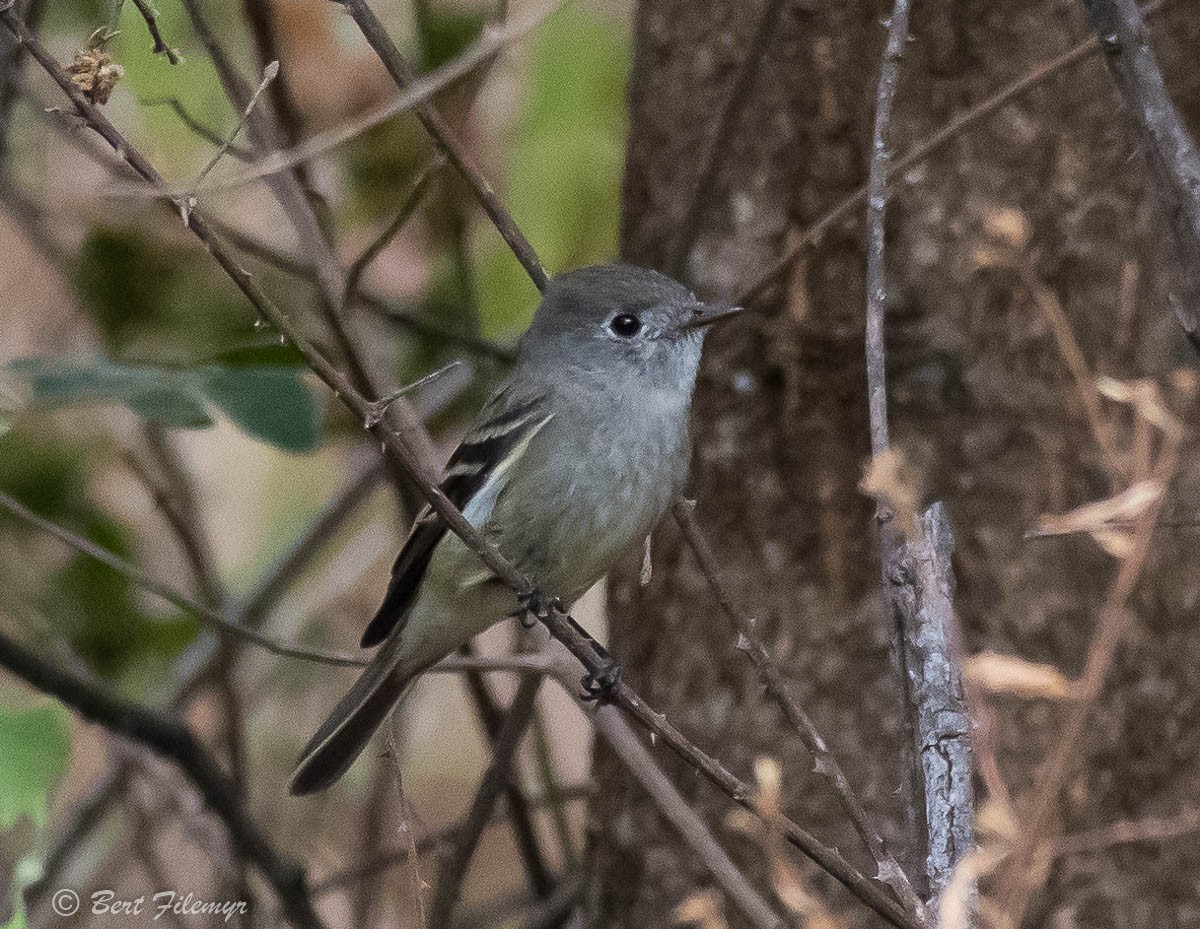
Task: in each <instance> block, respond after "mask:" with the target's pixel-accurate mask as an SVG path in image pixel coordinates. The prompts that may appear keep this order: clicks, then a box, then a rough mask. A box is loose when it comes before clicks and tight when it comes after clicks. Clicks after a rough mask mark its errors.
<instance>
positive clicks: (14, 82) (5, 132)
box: [0, 0, 48, 181]
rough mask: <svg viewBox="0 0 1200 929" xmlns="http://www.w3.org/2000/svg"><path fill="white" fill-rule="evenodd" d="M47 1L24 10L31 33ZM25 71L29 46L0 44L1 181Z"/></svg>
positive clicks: (37, 1)
mask: <svg viewBox="0 0 1200 929" xmlns="http://www.w3.org/2000/svg"><path fill="white" fill-rule="evenodd" d="M47 6H48V3H47V0H28V2H27V3H26V4H25V9H24V10H23V11H21V10H18V13H19V14H20V15H21V16H22V18H24V20H25V26H26V28H27V29H29V30H30V31H31V32H36V31H37V30H38V29H40V28H41V25H42V17H43V16H44V15H45V13H46V7H47ZM24 70H25V48H24V46H22V45H21V43H20V42H15V41H14V42H12V43H11V46H9V47H3V46H0V181H3V180H6V179H7V176H8V174H9V171H10V164H9V132H10V131H11V129H12V120H13V116H14V115H15V110H16V103H17V96H18V91H19V89H20V85H21V75H22V72H23V71H24Z"/></svg>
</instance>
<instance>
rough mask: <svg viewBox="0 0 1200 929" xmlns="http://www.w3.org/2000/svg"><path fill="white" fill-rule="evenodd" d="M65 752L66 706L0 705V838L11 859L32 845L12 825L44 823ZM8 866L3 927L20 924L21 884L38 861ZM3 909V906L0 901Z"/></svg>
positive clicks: (67, 750)
mask: <svg viewBox="0 0 1200 929" xmlns="http://www.w3.org/2000/svg"><path fill="white" fill-rule="evenodd" d="M70 751H71V736H70V731H69V729H68V728H67V711H66V710H64V709H63V708H62V707H61V706H59V705H58V704H57V703H43V704H41V705H39V706H35V707H32V708H29V709H23V710H22V709H10V708H6V707H5V706H4V705H3V704H0V840H3V841H9V842H12V843H13V845H14V847H13V848H11V849H9V850H8V851H9V854H10V855H11V856H13V857H14V858H15V857H17V856H19V855H22V854H23V853H24V852H25V850H26V849H27V848H28V847H29V845H30V844H31V842H30V837H29V836H28V835H24V834H23V835H18V834H17V832H18V830H17V829H16V828H15V827H16V826H17V825H18V823H19V822H21V821H22V820H25V821H26V822H27V823H28V824H31V825H32V826H33V827H34V829H33V830H24V831H23V832H40V831H41V830H42V829H43V827H45V825H46V822H47V814H48V812H49V808H50V794H51V791H52V790H53V789H54V787H55V785H56V784H57V783H58V781H59V779H60V778H61V777H62V775H63V773H64V772H65V771H66V767H67V762H68V760H69V758H70ZM9 867H10V868H11V870H12V871H13V872H14V873H13V875H12V877H13V878H15V879H12V880H10V882H9V886H10V890H11V892H12V896H13V900H12V906H13V910H12V916H11V917H10V918H9V919H8V921H7V922H5V923H4V926H3V929H24V926H25V924H26V920H25V909H24V904H23V901H22V899H21V894H20V889H21V887H22V885H23V884H24V883H25V882H26V881H27V880H28V879H29V878H31V877H32V876H33V874H35V873H36V870H37V868H38V864H37V862H36V860H34V859H33V858H32V856H28V855H26V856H25V857H24V858H21V859H18V860H15V861H13V862H12V863H11V864H10V865H9ZM0 876H2V875H0ZM3 912H5V906H4V904H3V903H0V913H3ZM0 918H3V917H2V916H0Z"/></svg>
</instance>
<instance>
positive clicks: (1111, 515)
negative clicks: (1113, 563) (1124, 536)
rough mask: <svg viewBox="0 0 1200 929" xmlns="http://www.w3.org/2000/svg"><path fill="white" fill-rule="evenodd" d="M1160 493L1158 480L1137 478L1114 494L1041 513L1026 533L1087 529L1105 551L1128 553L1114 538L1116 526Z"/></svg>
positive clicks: (1141, 510)
mask: <svg viewBox="0 0 1200 929" xmlns="http://www.w3.org/2000/svg"><path fill="white" fill-rule="evenodd" d="M1162 495H1163V485H1162V484H1161V483H1160V482H1159V481H1138V482H1137V483H1136V484H1134V485H1133V486H1132V487H1129V488H1127V489H1125V490H1123V491H1121V493H1119V494H1117V495H1116V496H1115V497H1108V498H1107V499H1105V500H1097V501H1096V502H1095V503H1086V504H1084V505H1083V506H1080V507H1076V508H1075V509H1073V510H1071V511H1070V512H1069V513H1063V514H1061V515H1058V516H1043V517H1042V521H1041V523H1039V524H1038V527H1037V528H1036V529H1034V530H1032V531H1031V532H1030V533H1029V536H1030V537H1039V536H1050V535H1069V534H1071V533H1076V532H1088V533H1091V534H1092V536H1093V537H1094V538H1095V539H1096V541H1097V542H1099V543H1100V545H1101V546H1103V547H1104V549H1105V550H1106V551H1109V552H1110V553H1112V554H1115V555H1117V557H1123V556H1122V555H1121V554H1119V553H1120V552H1122V551H1124V552H1126V554H1127V553H1128V551H1127V548H1128V547H1127V546H1126V545H1125V544H1124V543H1123V542H1122V541H1121V540H1120V539H1119V538H1115V536H1116V535H1118V533H1117V531H1116V530H1119V529H1120V528H1121V527H1122V526H1124V525H1127V524H1129V523H1131V522H1133V520H1135V519H1137V518H1138V517H1139V516H1141V515H1142V514H1143V513H1145V512H1146V510H1148V509H1149V508H1150V507H1151V506H1153V505H1154V504H1155V503H1157V502H1158V500H1159V498H1160V497H1161V496H1162ZM1110 546H1111V547H1110Z"/></svg>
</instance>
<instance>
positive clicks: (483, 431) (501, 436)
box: [362, 389, 547, 648]
mask: <svg viewBox="0 0 1200 929" xmlns="http://www.w3.org/2000/svg"><path fill="white" fill-rule="evenodd" d="M506 391H507V389H505V390H501V391H500V392H499V393H497V394H496V395H495V396H493V397H492V399H491V400H489V401H488V403H487V405H486V406H485V407H484V409H483V411H482V412H481V414H480V418H481V422H480V423H479V425H477V426H476V427H475V428H474V429H473V430H472V431H471V432H470V434H469V435H468V436H467V437H466V438H465V439H463V441H462V444H461V445H459V446H458V448H457V449H455V451H454V454H453V455H451V456H450V461H449V462H448V463H447V464H446V472H445V477H443V479H442V483H441V485H440V486H441V489H442V493H444V494H445V495H446V496H447V497H448V498H449V499H450V502H451V503H453V504H454V505H455V506H456V507H458V508H459V509H460V510H465V509H466V508H467V505H468V504H469V503H470V502H471V498H472V497H474V496H475V493H476V492H477V491H478V490H479V488H480V487H482V486H483V485H484V484H486V483H487V480H488V478H489V477H490V476H491V474H492V473H493V471H494V470H495V468H496V466H497V465H499V464H500V463H501V462H503V461H504V459H505V458H506V457H507V456H508V455H509V454H510V453H511V452H512V451H513V450H514V449H515V448H516V447H517V446H518V445H520V444H521V441H522V440H523V439H524V438H525V437H526V436H527V435H529V433H530V431H531V430H535V429H538V428H540V427H541V426H542V424H544V423H545V421H546V419H547V415H546V413H545V412H544V411H543V409H542V407H543V403H542V401H543V399H544V398H542V397H535V398H533V399H531V400H529V401H526V402H523V403H516V404H514V403H512V402H511V401H510V400H509V398H508V396H507V392H506ZM445 534H446V524H445V523H444V522H443V521H442V518H441V517H440V516H438V515H437V513H435V512H434V511H433V508H432V507H429V506H426V507H425V508H424V509H423V510H422V511H421V514H420V516H418V517H417V521H416V522H415V523H414V524H413V528H412V532H410V533H409V536H408V540H407V541H406V542H405V543H404V547H403V548H402V549H401V550H400V555H399V556H398V557H397V558H396V563H395V565H393V567H392V579H391V581H390V582H389V583H388V590H387V595H386V596H385V597H384V599H383V604H382V605H381V606H380V607H379V610H378V612H376V614H375V618H374V619H372V620H371V622H370V623H369V624H368V625H367V628H366V630H365V631H364V632H363V636H362V646H363V648H370V647H371V646H373V645H378V644H379V643H380V642H382V641H383V640H384V639H385V638H387V637H388V635H389V634H390V633H391V632H392V630H393V629H395V628H396V627H397V625H398V624H399V623H400V622H401V621H402V620H403V618H404V616H405V614H407V612H408V610H409V607H411V606H412V604H413V602H414V601H415V600H416V596H417V592H418V591H419V590H420V589H421V581H422V579H423V578H424V577H425V569H426V568H428V567H429V561H430V559H432V558H433V551H434V549H435V548H437V544H438V542H439V541H441V538H442V536H443V535H445Z"/></svg>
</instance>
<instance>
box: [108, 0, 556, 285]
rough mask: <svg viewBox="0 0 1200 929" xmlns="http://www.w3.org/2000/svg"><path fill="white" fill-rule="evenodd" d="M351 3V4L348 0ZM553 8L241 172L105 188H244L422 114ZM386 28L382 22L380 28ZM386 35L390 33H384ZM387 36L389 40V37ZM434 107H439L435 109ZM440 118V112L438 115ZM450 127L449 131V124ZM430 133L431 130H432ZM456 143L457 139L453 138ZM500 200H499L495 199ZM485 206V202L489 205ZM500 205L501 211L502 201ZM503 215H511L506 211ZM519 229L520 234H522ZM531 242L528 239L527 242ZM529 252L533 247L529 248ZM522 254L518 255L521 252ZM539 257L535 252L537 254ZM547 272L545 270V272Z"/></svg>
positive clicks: (172, 192) (492, 33)
mask: <svg viewBox="0 0 1200 929" xmlns="http://www.w3.org/2000/svg"><path fill="white" fill-rule="evenodd" d="M346 5H347V6H349V5H350V4H346ZM550 12H553V10H550V11H546V12H543V13H541V14H539V15H537V16H533V17H529V18H526V19H523V20H518V21H515V22H513V23H510V24H508V25H505V26H502V27H500V28H489V29H488V30H486V31H485V33H484V35H483V37H482V38H481V39H480V40H479V41H478V42H476V43H475V44H474V45H473V46H471V48H469V49H467V51H465V52H463V53H462V54H461V55H458V56H457V57H455V58H452V59H451V60H450V61H448V62H446V63H445V64H443V65H441V66H440V67H438V68H435V69H434V70H433V71H430V72H429V73H428V74H426V75H422V76H421V77H418V78H414V79H412V80H411V81H408V82H406V83H405V84H403V85H401V90H402V93H401V94H400V95H399V96H398V97H396V98H395V99H394V100H392V101H391V102H389V103H385V104H384V105H383V106H379V107H376V108H375V109H373V110H369V111H368V112H366V113H364V114H362V115H361V116H356V117H354V118H353V119H351V120H349V121H348V122H346V123H344V124H343V125H341V126H338V127H336V128H334V129H328V130H326V131H324V132H321V133H318V134H317V135H315V136H312V137H311V138H309V139H308V140H306V141H304V142H301V143H300V144H299V145H297V146H296V147H295V148H291V149H282V150H279V151H275V152H272V153H271V154H269V155H266V156H265V157H263V158H261V159H259V160H258V161H256V162H254V163H253V164H251V165H249V166H247V167H246V168H245V169H243V170H241V171H237V172H235V173H233V174H231V175H229V176H228V177H223V178H221V179H220V180H219V181H214V182H212V183H210V184H208V185H206V186H204V187H203V188H199V187H198V185H192V186H191V187H182V186H174V187H168V188H167V189H166V190H165V191H153V192H151V191H147V190H146V188H145V186H144V185H141V184H139V185H136V186H130V185H114V186H113V187H111V188H110V189H109V190H108V191H107V193H109V194H110V195H117V196H133V197H145V196H154V197H161V196H167V197H177V196H181V195H183V194H185V193H205V194H208V193H213V192H216V191H224V190H232V189H234V188H237V187H241V186H243V185H245V184H248V183H250V182H251V181H255V180H259V179H262V178H269V177H271V176H272V175H276V174H279V173H281V172H284V171H290V170H292V169H294V168H296V167H297V166H298V165H302V164H304V163H306V162H309V161H312V160H313V159H315V158H319V157H320V156H322V155H325V154H327V153H329V152H331V151H332V150H333V149H335V148H338V147H339V146H342V145H345V144H346V143H347V142H350V141H351V140H353V139H356V138H358V137H359V136H361V135H362V134H363V133H365V132H367V131H368V130H370V129H373V128H374V127H376V126H378V125H380V124H381V123H384V122H386V121H387V120H389V119H392V118H393V117H395V116H399V115H401V114H403V113H407V112H409V111H412V110H416V111H417V113H418V114H419V115H420V114H422V113H423V112H424V111H426V110H429V109H430V107H431V104H430V103H429V101H430V100H431V99H432V98H433V97H434V96H435V95H436V94H437V93H438V92H440V91H442V90H445V89H446V88H447V87H449V86H451V85H452V84H454V83H455V82H456V81H458V80H460V79H461V78H462V77H463V76H464V75H466V74H468V73H470V72H471V71H472V70H473V69H474V68H477V67H479V66H480V65H482V64H485V63H487V62H488V61H489V60H490V59H491V57H492V56H493V55H495V53H496V51H497V50H498V49H500V48H503V47H504V46H506V45H508V44H510V43H512V42H515V41H517V40H519V39H521V38H524V37H525V36H526V35H528V34H529V33H530V32H531V31H532V30H533V29H535V28H536V27H537V26H538V25H540V24H541V22H542V21H543V20H544V19H545V18H546V17H547V16H548V15H549V14H550ZM381 28H382V27H381ZM385 36H386V34H385ZM387 41H389V42H390V41H391V40H390V39H388V40H387ZM431 112H435V111H431ZM439 118H440V117H439ZM447 131H449V130H448V129H447ZM431 132H432V130H431ZM455 144H457V143H455ZM440 147H441V148H442V150H443V151H444V152H446V153H447V155H448V156H449V157H450V159H451V161H453V162H454V164H455V167H456V168H458V170H459V171H464V170H466V167H470V168H472V169H474V170H476V171H477V170H478V169H475V168H474V165H473V164H472V163H471V162H469V161H468V160H467V156H466V154H465V153H463V152H461V151H459V152H458V154H459V155H460V156H461V158H462V159H463V165H464V166H466V167H461V166H459V163H458V161H455V156H454V151H457V150H452V149H451V148H449V147H448V146H445V145H440ZM481 183H482V184H484V185H487V181H485V180H481ZM487 190H488V191H489V193H490V196H491V197H492V198H495V197H496V195H495V192H494V191H492V190H491V187H490V185H489V186H487ZM496 204H499V200H498V199H497V200H496ZM485 208H486V204H485ZM497 209H499V210H503V207H502V206H498V207H497ZM503 215H505V216H507V213H504V214H503ZM508 223H509V224H511V227H512V228H515V227H516V224H515V222H513V220H512V218H511V217H508ZM518 234H519V233H518ZM526 246H527V247H528V243H526ZM530 251H532V250H531V249H530ZM518 257H519V256H518ZM535 257H536V256H535ZM543 273H544V272H543Z"/></svg>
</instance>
